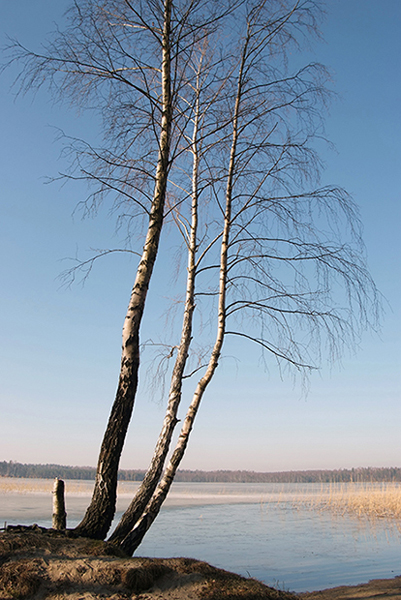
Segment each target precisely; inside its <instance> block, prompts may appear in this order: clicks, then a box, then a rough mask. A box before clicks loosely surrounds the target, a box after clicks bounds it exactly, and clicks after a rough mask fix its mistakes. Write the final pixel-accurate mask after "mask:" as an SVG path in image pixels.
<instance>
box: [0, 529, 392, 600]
mask: <svg viewBox="0 0 401 600" xmlns="http://www.w3.org/2000/svg"><path fill="white" fill-rule="evenodd" d="M381 597H387V598H390V597H391V600H401V577H396V578H394V579H389V580H374V581H371V582H369V583H367V584H365V585H359V586H353V587H339V588H334V589H329V590H323V591H319V592H312V593H307V594H299V595H298V596H295V595H293V594H290V593H288V592H284V591H280V590H275V589H273V588H270V587H268V586H265V585H264V584H262V583H260V582H258V581H256V580H253V579H246V578H244V577H240V576H239V575H236V574H234V573H229V572H227V571H223V570H221V569H216V568H215V567H212V566H211V565H208V564H207V563H205V562H201V561H197V560H193V559H188V558H171V559H149V558H137V557H134V558H128V557H126V556H125V555H123V554H122V553H121V551H119V550H118V549H117V548H115V547H114V546H112V545H111V544H107V543H105V542H97V541H93V540H88V539H85V538H72V537H66V536H65V535H62V534H60V533H57V532H49V531H42V530H41V529H40V528H37V529H32V528H28V529H25V530H16V529H14V530H12V531H5V532H2V533H0V600H14V599H15V598H19V599H22V600H24V599H26V600H30V599H32V600H42V599H48V600H61V599H69V600H100V599H109V600H263V599H269V600H300V599H301V600H358V599H365V600H368V599H371V600H373V599H375V600H380V598H381Z"/></svg>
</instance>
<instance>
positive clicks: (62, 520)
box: [53, 477, 67, 529]
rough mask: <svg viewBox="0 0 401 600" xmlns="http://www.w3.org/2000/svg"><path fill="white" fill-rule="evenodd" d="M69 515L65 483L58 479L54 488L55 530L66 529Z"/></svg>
mask: <svg viewBox="0 0 401 600" xmlns="http://www.w3.org/2000/svg"><path fill="white" fill-rule="evenodd" d="M66 526H67V513H66V512H65V502H64V481H63V480H62V479H59V478H58V477H56V479H55V480H54V486H53V529H65V528H66Z"/></svg>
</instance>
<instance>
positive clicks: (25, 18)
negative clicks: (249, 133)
mask: <svg viewBox="0 0 401 600" xmlns="http://www.w3.org/2000/svg"><path fill="white" fill-rule="evenodd" d="M66 6H68V2H67V0H58V1H57V2H54V0H35V2H32V0H14V1H13V2H10V1H8V0H0V23H1V25H0V27H1V30H2V31H1V33H2V36H3V43H5V34H8V35H10V36H15V37H17V38H18V39H19V40H20V41H21V42H22V43H24V44H25V45H26V46H27V47H31V48H36V49H37V48H38V44H39V43H40V41H41V40H43V39H44V37H45V36H46V34H47V33H48V32H49V31H51V30H52V29H53V26H54V22H58V23H61V22H62V14H63V11H64V9H65V7H66ZM400 27H401V2H399V0H380V2H379V1H378V0H329V1H328V2H327V18H326V21H325V23H324V25H323V35H324V38H325V41H324V42H322V43H318V44H317V45H315V46H314V50H313V54H312V58H313V59H314V60H317V61H319V62H323V63H324V64H326V65H327V66H328V67H330V68H331V70H332V72H333V87H334V89H335V90H336V92H337V93H338V94H339V96H340V98H339V100H338V101H336V102H335V103H334V104H333V106H332V108H331V111H330V114H329V115H328V117H327V135H328V137H329V138H330V139H331V140H332V141H333V142H334V144H335V146H336V151H335V152H331V153H327V154H325V156H324V158H325V161H326V171H325V173H324V176H323V179H324V183H329V182H330V183H336V184H339V185H341V186H343V187H345V188H346V189H347V190H348V191H349V192H350V193H351V194H352V195H353V197H354V199H355V200H356V202H357V203H358V204H359V207H360V211H361V216H362V220H363V223H364V227H365V242H366V246H367V251H368V260H369V266H370V270H371V273H372V275H373V277H374V279H375V281H376V283H377V286H378V287H379V289H380V290H381V292H382V293H383V294H384V296H385V298H386V299H387V301H388V304H389V306H388V307H387V309H386V315H385V319H384V321H383V328H382V332H381V334H380V336H377V335H375V334H371V333H368V334H366V335H365V336H364V338H363V340H362V343H361V346H360V348H359V350H358V351H357V352H356V353H350V354H348V355H345V356H344V358H343V361H342V365H341V367H340V366H334V367H333V368H332V369H329V368H325V369H323V370H322V372H321V373H320V374H317V375H314V376H312V379H311V389H310V392H309V394H308V395H307V396H306V397H304V396H303V395H302V391H301V389H300V388H299V387H298V386H297V385H295V386H294V385H293V383H292V381H291V380H283V381H282V380H281V379H280V377H279V375H278V374H277V373H276V372H275V371H274V368H272V369H271V370H270V371H269V372H268V373H266V372H265V371H264V370H263V368H262V367H261V365H260V362H259V361H258V357H257V354H256V353H252V352H250V351H249V347H248V346H247V348H246V350H245V349H242V348H241V347H238V352H237V357H238V361H234V359H232V358H231V357H230V356H227V358H226V359H225V360H223V361H222V363H221V365H220V366H219V369H218V372H217V375H216V377H215V380H214V381H213V384H212V385H211V386H210V389H209V390H208V393H207V396H206V397H205V400H204V404H203V406H202V407H201V410H200V413H199V417H198V420H197V423H196V426H195V429H194V432H193V435H192V439H191V443H190V447H189V449H188V452H187V456H186V458H185V460H184V462H183V464H182V467H183V468H188V469H249V470H257V471H277V470H291V469H313V468H330V469H331V468H347V467H352V466H354V467H358V466H400V465H401V442H400V439H401V438H400V430H401V408H400V406H401V335H400V333H401V331H400V330H401V327H400V323H401V300H400V299H401V276H400V262H401V261H400V258H401V235H400V230H401V210H400V200H401V185H400V184H401V144H400V139H401V115H400V111H401V108H400V107H401V36H400V34H399V32H400ZM14 76H15V71H14V70H10V71H7V72H6V73H5V74H3V76H2V77H1V78H0V90H1V91H0V215H1V218H0V244H1V255H0V256H1V260H0V281H1V294H0V381H1V385H0V425H1V435H0V460H14V461H18V462H32V463H61V464H70V465H95V464H96V460H97V453H98V449H99V445H100V441H101V438H102V435H103V431H104V427H105V424H106V421H107V417H108V413H109V410H110V407H111V404H112V401H113V398H114V392H115V388H116V384H117V378H118V372H119V362H120V346H121V327H122V323H123V319H124V315H125V310H126V305H127V303H128V299H129V294H130V290H131V286H132V283H133V277H134V272H135V261H133V260H129V259H127V258H126V257H123V258H122V257H121V256H120V257H111V258H108V259H105V260H104V262H103V263H102V264H98V265H97V267H96V268H95V269H94V271H93V273H92V275H91V277H90V279H89V280H88V281H87V283H86V284H85V286H84V287H82V286H80V285H74V286H73V287H72V288H70V289H65V288H61V287H60V281H59V280H58V279H57V276H58V275H59V274H60V272H61V271H63V270H64V269H65V268H66V267H67V266H68V265H69V263H68V261H63V259H65V258H67V257H73V256H75V255H76V253H77V252H78V253H79V254H80V255H82V253H84V252H85V251H86V250H87V249H88V248H90V247H92V248H107V247H113V246H114V247H115V246H117V245H118V236H117V237H116V235H115V233H114V222H113V220H112V219H111V218H109V217H108V214H107V210H105V211H104V213H101V214H100V215H99V217H98V218H97V219H95V220H82V219H81V218H80V215H79V213H78V214H75V215H74V216H72V214H73V211H74V208H75V206H76V204H77V203H78V202H79V201H80V200H82V199H83V198H84V195H85V189H84V188H82V187H80V186H79V185H68V186H65V187H60V185H58V184H51V185H45V184H44V177H46V176H54V175H56V174H57V173H58V172H59V171H62V170H63V168H65V163H64V161H63V159H62V158H60V156H59V154H60V146H59V144H58V143H57V142H55V137H56V132H55V129H54V128H55V127H56V128H57V127H59V128H61V129H63V130H64V131H65V132H66V133H67V134H71V135H79V136H82V137H85V134H86V133H88V134H91V133H92V132H93V128H94V127H95V123H94V122H93V121H92V120H91V118H90V117H88V116H87V115H83V116H82V117H79V116H78V115H77V114H76V113H75V112H74V110H71V109H69V107H68V106H62V107H60V106H54V105H53V104H52V102H51V99H50V97H49V95H48V94H47V92H46V91H45V90H42V91H40V92H39V93H38V94H37V95H36V97H35V98H34V97H33V96H32V95H28V96H26V97H25V98H19V99H17V100H15V99H14V96H13V94H12V93H10V84H11V82H12V80H13V77H14ZM151 290H152V300H151V302H150V304H149V305H148V307H147V310H146V312H145V321H144V328H143V332H142V339H147V338H148V337H151V336H152V335H155V332H157V328H162V327H164V322H163V320H162V319H160V320H159V321H155V319H154V318H152V315H153V311H152V306H153V307H154V306H155V305H156V304H153V305H152V303H157V301H158V297H162V296H163V294H165V293H166V290H165V289H157V288H151ZM144 368H145V369H144V370H146V365H144ZM164 405H165V400H160V397H159V396H158V397H157V398H154V397H153V395H152V393H151V392H150V391H149V387H148V386H147V385H146V378H145V376H144V375H142V376H141V384H140V388H139V393H138V398H137V402H136V407H135V412H134V418H133V422H132V425H131V427H130V430H129V434H128V439H127V443H126V448H125V450H124V454H123V457H122V463H121V466H122V467H123V468H145V467H146V466H147V464H148V461H149V458H150V455H151V452H152V448H153V445H154V442H155V440H156V436H157V434H158V431H159V428H160V425H161V422H162V419H163V412H164V411H163V408H164Z"/></svg>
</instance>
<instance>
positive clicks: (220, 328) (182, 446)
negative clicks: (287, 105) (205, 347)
mask: <svg viewBox="0 0 401 600" xmlns="http://www.w3.org/2000/svg"><path fill="white" fill-rule="evenodd" d="M246 52H247V41H246V43H245V45H244V50H243V56H242V62H241V67H240V71H239V75H238V87H237V94H236V100H235V106H234V114H233V135H232V143H231V152H230V162H229V167H228V173H227V187H226V206H225V214H224V229H223V235H222V240H221V249H220V277H219V301H218V315H217V336H216V341H215V343H214V346H213V350H212V352H211V355H210V359H209V363H208V367H207V369H206V373H205V375H204V376H203V377H202V378H201V379H200V380H199V382H198V385H197V387H196V390H195V393H194V395H193V398H192V402H191V404H190V406H189V408H188V411H187V414H186V417H185V420H184V423H183V426H182V428H181V432H180V436H179V438H178V440H177V444H176V447H175V449H174V452H173V454H172V456H171V459H170V461H169V463H168V465H167V467H166V469H165V471H164V474H163V477H162V479H161V481H160V483H159V485H158V486H157V489H156V491H155V492H154V494H153V496H152V498H151V500H150V502H149V504H148V505H147V506H146V509H145V512H144V513H143V515H142V517H141V519H140V520H139V521H138V522H137V524H136V525H135V527H134V529H132V530H131V531H130V533H128V535H127V536H126V537H125V538H124V540H123V541H122V542H121V544H120V546H121V548H122V549H123V550H124V551H125V552H126V553H127V554H130V555H131V554H133V553H134V552H135V550H136V549H137V548H138V546H139V545H140V543H141V542H142V540H143V538H144V536H145V534H146V532H147V531H148V529H149V528H150V526H151V525H152V523H153V521H154V520H155V518H156V517H157V515H158V514H159V512H160V509H161V507H162V504H163V502H164V500H165V499H166V496H167V494H168V492H169V490H170V488H171V485H172V483H173V481H174V477H175V475H176V472H177V469H178V467H179V465H180V463H181V460H182V458H183V456H184V454H185V450H186V448H187V445H188V442H189V437H190V434H191V431H192V428H193V425H194V421H195V418H196V415H197V412H198V410H199V406H200V403H201V401H202V397H203V394H204V393H205V391H206V388H207V386H208V385H209V383H210V381H211V380H212V378H213V375H214V372H215V370H216V368H217V366H218V361H219V358H220V355H221V350H222V347H223V342H224V334H225V323H226V292H227V271H228V249H229V238H230V229H231V207H232V195H233V194H232V191H233V178H234V171H235V162H236V153H237V142H238V135H239V134H238V116H239V109H240V103H241V96H242V88H243V73H244V67H245V60H246Z"/></svg>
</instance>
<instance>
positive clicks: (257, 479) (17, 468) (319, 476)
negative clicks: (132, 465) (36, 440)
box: [0, 461, 401, 483]
mask: <svg viewBox="0 0 401 600" xmlns="http://www.w3.org/2000/svg"><path fill="white" fill-rule="evenodd" d="M95 474H96V470H95V468H93V467H68V466H62V465H53V464H50V465H30V464H21V463H17V462H13V461H10V462H6V461H3V462H0V477H26V478H35V479H54V478H55V477H60V478H61V479H86V480H91V479H95ZM144 475H145V471H143V470H135V469H133V470H121V471H120V472H119V479H120V481H142V479H143V477H144ZM175 481H178V482H194V483H195V482H198V483H201V482H205V483H214V482H216V483H347V482H352V481H354V482H391V481H397V482H401V468H399V467H380V468H377V467H360V468H357V469H337V470H334V471H329V470H314V471H282V472H279V473H258V472H255V471H186V470H183V471H178V473H177V476H176V478H175Z"/></svg>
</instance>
